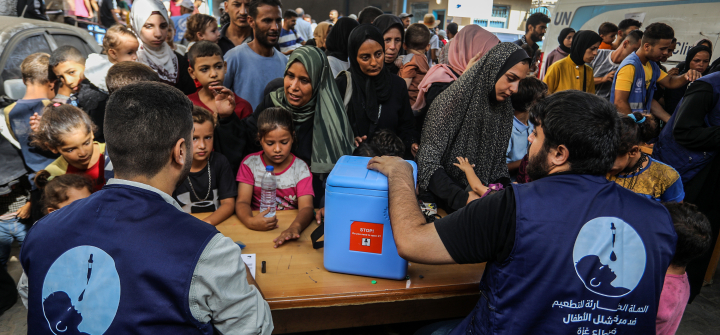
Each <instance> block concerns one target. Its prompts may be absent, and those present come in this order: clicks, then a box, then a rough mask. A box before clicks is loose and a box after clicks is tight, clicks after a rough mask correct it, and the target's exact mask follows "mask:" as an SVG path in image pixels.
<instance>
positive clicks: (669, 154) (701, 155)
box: [653, 72, 720, 183]
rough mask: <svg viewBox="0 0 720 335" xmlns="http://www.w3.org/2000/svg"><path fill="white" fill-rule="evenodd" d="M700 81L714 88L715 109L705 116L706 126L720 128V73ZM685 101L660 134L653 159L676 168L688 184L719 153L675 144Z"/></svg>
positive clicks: (679, 104)
mask: <svg viewBox="0 0 720 335" xmlns="http://www.w3.org/2000/svg"><path fill="white" fill-rule="evenodd" d="M698 81H702V82H706V83H708V84H710V85H712V88H713V102H714V104H713V106H714V107H713V109H712V110H710V111H709V113H708V114H707V116H705V126H706V127H718V126H720V72H715V73H713V74H709V75H707V76H704V77H702V78H700V79H698ZM691 85H692V84H691ZM683 100H685V98H683ZM683 100H680V103H678V105H677V108H676V109H675V113H673V115H672V116H671V117H670V120H668V123H667V125H665V127H664V128H663V130H662V132H661V133H660V137H659V138H658V142H657V143H656V144H655V148H654V149H653V157H654V158H656V159H657V160H659V161H661V162H664V163H666V164H668V165H670V166H672V167H673V168H675V170H677V172H678V173H679V174H680V177H682V181H683V183H687V182H688V181H690V180H691V179H692V178H693V177H695V175H696V174H697V173H698V172H700V170H702V169H703V168H704V167H705V166H706V165H707V164H708V163H710V161H712V159H713V158H714V157H715V155H716V154H717V151H693V150H689V149H686V148H685V147H683V146H682V145H680V144H678V143H677V142H675V136H673V133H672V132H673V130H675V119H676V118H677V117H678V114H679V113H678V110H679V109H680V106H682V102H683Z"/></svg>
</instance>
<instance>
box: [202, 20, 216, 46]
mask: <svg viewBox="0 0 720 335" xmlns="http://www.w3.org/2000/svg"><path fill="white" fill-rule="evenodd" d="M219 39H220V31H219V30H218V27H217V23H212V22H210V23H209V24H208V26H207V27H205V31H203V32H201V33H200V40H201V41H210V42H213V43H217V41H218V40H219Z"/></svg>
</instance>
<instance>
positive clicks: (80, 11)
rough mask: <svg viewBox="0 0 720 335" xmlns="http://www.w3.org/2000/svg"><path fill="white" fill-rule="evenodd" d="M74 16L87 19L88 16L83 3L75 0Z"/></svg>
mask: <svg viewBox="0 0 720 335" xmlns="http://www.w3.org/2000/svg"><path fill="white" fill-rule="evenodd" d="M75 16H81V17H89V16H90V12H88V9H87V8H86V7H85V1H83V0H75Z"/></svg>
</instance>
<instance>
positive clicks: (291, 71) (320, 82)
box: [254, 46, 355, 199]
mask: <svg viewBox="0 0 720 335" xmlns="http://www.w3.org/2000/svg"><path fill="white" fill-rule="evenodd" d="M265 91H266V92H267V91H269V93H268V94H267V95H266V96H265V99H264V100H263V101H262V102H261V103H260V104H259V105H258V107H257V108H256V109H255V114H254V119H255V120H257V118H258V117H259V116H260V113H262V111H264V110H265V109H266V108H268V107H282V108H285V109H287V110H289V111H290V112H292V114H293V121H295V136H296V141H295V142H296V143H297V144H296V145H295V148H294V149H293V154H295V156H297V157H298V158H300V159H302V160H303V161H305V162H306V163H307V164H308V165H310V171H311V172H312V173H313V189H314V190H315V199H320V198H322V195H323V194H325V187H324V185H323V184H322V183H323V182H324V180H325V178H324V176H322V175H325V174H328V173H330V171H331V170H332V168H333V166H335V163H336V162H337V160H338V159H340V157H341V156H343V155H351V154H352V152H353V150H354V149H355V147H354V146H353V131H352V128H351V127H350V122H349V121H348V118H347V115H346V114H345V107H344V106H343V101H342V99H341V98H340V93H339V92H338V89H337V86H335V83H334V82H333V78H332V72H331V70H330V65H329V64H328V60H327V56H325V53H324V52H322V50H320V49H318V48H317V47H314V46H303V47H300V48H298V49H295V51H293V53H292V54H291V55H290V59H289V60H288V62H287V66H286V67H285V76H284V77H283V78H282V80H277V79H276V80H273V81H271V82H270V83H269V84H268V86H267V88H266V89H265Z"/></svg>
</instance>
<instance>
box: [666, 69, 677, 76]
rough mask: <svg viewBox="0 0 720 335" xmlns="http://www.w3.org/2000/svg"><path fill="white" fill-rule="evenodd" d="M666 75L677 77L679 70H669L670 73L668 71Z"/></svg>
mask: <svg viewBox="0 0 720 335" xmlns="http://www.w3.org/2000/svg"><path fill="white" fill-rule="evenodd" d="M667 74H669V75H671V76H677V75H679V74H680V69H678V68H676V67H674V68H672V69H670V71H668V72H667Z"/></svg>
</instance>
